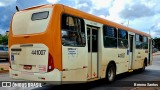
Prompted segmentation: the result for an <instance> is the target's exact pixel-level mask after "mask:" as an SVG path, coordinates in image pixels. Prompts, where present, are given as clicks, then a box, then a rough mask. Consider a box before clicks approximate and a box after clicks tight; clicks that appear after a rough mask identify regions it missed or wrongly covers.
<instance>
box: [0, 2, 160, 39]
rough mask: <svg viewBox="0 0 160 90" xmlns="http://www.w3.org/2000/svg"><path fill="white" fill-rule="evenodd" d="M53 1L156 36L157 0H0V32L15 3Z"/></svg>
mask: <svg viewBox="0 0 160 90" xmlns="http://www.w3.org/2000/svg"><path fill="white" fill-rule="evenodd" d="M55 3H59V4H64V5H67V6H70V7H72V8H75V9H79V10H81V11H84V12H87V13H90V14H93V15H95V16H98V17H101V18H103V19H107V20H110V21H113V22H116V23H119V24H123V25H125V26H128V27H131V28H134V29H137V30H139V31H142V32H146V33H148V34H149V33H150V34H151V36H152V37H153V38H155V37H160V5H159V3H160V0H0V17H1V18H0V34H4V33H5V32H6V31H8V30H9V26H10V22H11V19H12V15H13V14H14V13H15V12H16V9H15V7H16V6H18V7H19V9H20V10H23V9H25V8H29V7H32V6H36V5H42V4H55Z"/></svg>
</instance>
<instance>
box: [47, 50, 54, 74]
mask: <svg viewBox="0 0 160 90" xmlns="http://www.w3.org/2000/svg"><path fill="white" fill-rule="evenodd" d="M53 69H54V63H53V57H52V55H51V54H50V53H49V56H48V69H47V72H50V71H52V70H53Z"/></svg>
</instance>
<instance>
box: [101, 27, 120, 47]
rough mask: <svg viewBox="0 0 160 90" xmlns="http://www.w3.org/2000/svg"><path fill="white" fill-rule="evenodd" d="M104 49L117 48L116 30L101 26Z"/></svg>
mask: <svg viewBox="0 0 160 90" xmlns="http://www.w3.org/2000/svg"><path fill="white" fill-rule="evenodd" d="M103 38H104V47H106V48H115V47H117V30H116V28H114V27H110V26H105V25H104V26H103Z"/></svg>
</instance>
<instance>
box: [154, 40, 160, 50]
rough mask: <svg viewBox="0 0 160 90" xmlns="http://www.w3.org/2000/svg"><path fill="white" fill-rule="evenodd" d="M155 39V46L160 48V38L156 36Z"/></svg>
mask: <svg viewBox="0 0 160 90" xmlns="http://www.w3.org/2000/svg"><path fill="white" fill-rule="evenodd" d="M153 40H154V42H155V45H154V47H155V48H158V49H159V50H160V38H154V39H153Z"/></svg>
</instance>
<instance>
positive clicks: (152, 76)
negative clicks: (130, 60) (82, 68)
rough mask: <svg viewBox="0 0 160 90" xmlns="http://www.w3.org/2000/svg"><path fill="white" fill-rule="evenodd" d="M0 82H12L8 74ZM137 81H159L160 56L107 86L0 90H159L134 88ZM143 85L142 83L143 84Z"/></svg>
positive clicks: (99, 82)
mask: <svg viewBox="0 0 160 90" xmlns="http://www.w3.org/2000/svg"><path fill="white" fill-rule="evenodd" d="M0 81H13V80H12V79H10V78H9V75H8V73H5V74H0ZM137 81H147V82H149V81H160V55H158V56H154V57H153V65H151V66H149V67H147V68H146V70H145V71H144V72H139V71H135V72H132V73H124V74H120V75H118V76H117V77H116V81H115V82H113V83H111V84H107V83H106V82H105V79H102V80H97V81H94V82H88V83H83V84H72V85H59V86H55V85H51V84H47V85H44V86H43V87H41V88H12V89H7V88H0V90H28V89H33V90H50V89H51V90H57V89H58V90H59V89H62V90H63V89H69V90H76V89H81V90H160V82H159V84H158V85H159V87H134V85H133V84H134V83H137ZM143 83H144V82H143Z"/></svg>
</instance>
